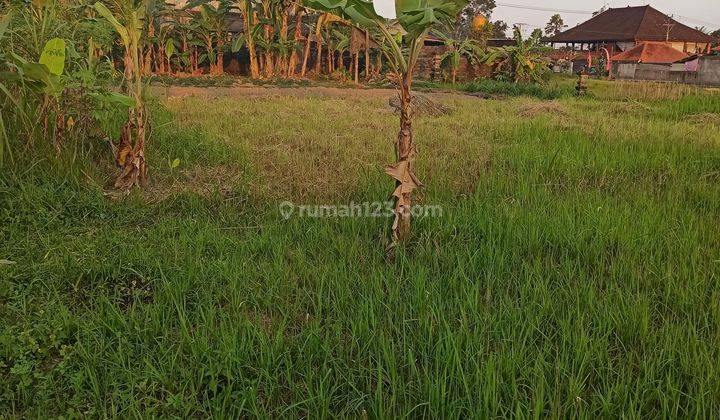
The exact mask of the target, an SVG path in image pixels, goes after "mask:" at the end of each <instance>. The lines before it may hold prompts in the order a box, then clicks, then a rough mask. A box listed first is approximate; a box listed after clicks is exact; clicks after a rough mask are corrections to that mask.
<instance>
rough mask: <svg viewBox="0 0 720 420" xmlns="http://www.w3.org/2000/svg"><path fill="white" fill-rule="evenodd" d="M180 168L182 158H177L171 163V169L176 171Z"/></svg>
mask: <svg viewBox="0 0 720 420" xmlns="http://www.w3.org/2000/svg"><path fill="white" fill-rule="evenodd" d="M178 166H180V158H175V159H174V160H173V161H172V163H170V169H175V168H177V167H178Z"/></svg>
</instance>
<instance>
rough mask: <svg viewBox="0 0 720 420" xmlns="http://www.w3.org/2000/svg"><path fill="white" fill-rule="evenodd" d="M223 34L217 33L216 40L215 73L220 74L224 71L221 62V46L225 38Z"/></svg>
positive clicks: (223, 44)
mask: <svg viewBox="0 0 720 420" xmlns="http://www.w3.org/2000/svg"><path fill="white" fill-rule="evenodd" d="M223 36H224V35H223V34H219V36H218V41H217V49H218V52H217V63H216V64H215V74H216V75H219V76H222V75H223V74H224V73H225V67H224V66H225V65H224V63H223V46H225V40H224V39H223Z"/></svg>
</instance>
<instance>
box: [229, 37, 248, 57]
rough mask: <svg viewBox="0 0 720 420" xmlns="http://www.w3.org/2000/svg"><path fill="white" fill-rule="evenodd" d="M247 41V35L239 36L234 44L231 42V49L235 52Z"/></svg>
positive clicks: (234, 40)
mask: <svg viewBox="0 0 720 420" xmlns="http://www.w3.org/2000/svg"><path fill="white" fill-rule="evenodd" d="M244 43H245V37H244V36H237V37H235V38H234V39H233V41H232V44H230V51H231V52H232V53H233V54H235V53H237V52H238V51H240V48H242V46H243V44H244Z"/></svg>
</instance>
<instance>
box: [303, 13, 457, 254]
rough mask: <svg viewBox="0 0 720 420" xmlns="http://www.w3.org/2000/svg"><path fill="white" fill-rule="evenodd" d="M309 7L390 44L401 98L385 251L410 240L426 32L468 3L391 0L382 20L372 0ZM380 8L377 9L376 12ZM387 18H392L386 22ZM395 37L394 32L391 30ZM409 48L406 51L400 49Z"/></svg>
mask: <svg viewBox="0 0 720 420" xmlns="http://www.w3.org/2000/svg"><path fill="white" fill-rule="evenodd" d="M303 1H304V3H305V5H306V6H307V7H310V8H312V9H316V10H321V11H324V12H328V13H332V14H334V15H337V16H339V17H341V18H343V19H346V20H349V21H351V22H353V23H355V24H356V25H358V26H361V27H363V28H365V29H372V30H375V29H377V30H378V33H379V34H380V37H381V40H382V41H384V42H385V45H387V46H388V48H387V49H385V50H383V53H384V54H385V55H386V58H387V62H388V64H389V65H390V67H391V69H392V70H393V72H394V73H395V74H396V76H397V80H398V95H399V97H400V104H401V109H400V131H399V133H398V136H397V140H396V141H395V157H396V162H395V163H394V164H393V165H390V166H387V167H386V168H385V172H386V173H387V174H388V175H390V176H391V177H392V178H393V179H394V180H395V190H394V191H393V194H392V195H393V197H394V200H395V203H394V213H395V217H394V220H393V224H392V242H391V244H390V247H389V250H392V249H394V247H395V246H396V245H398V244H400V243H401V242H404V241H405V240H407V239H408V237H409V235H410V218H411V207H412V194H413V191H414V190H415V189H417V188H418V187H421V186H422V184H421V183H420V181H419V180H418V179H417V177H416V176H415V171H414V160H415V156H416V154H417V151H416V149H415V142H414V139H413V130H412V109H411V106H410V99H411V88H412V82H413V73H414V71H415V67H416V65H417V61H418V57H419V56H420V51H421V49H422V48H423V45H424V43H425V38H426V37H427V34H428V31H429V30H430V28H431V27H433V26H435V25H438V24H443V23H444V24H450V23H451V22H453V21H455V19H456V17H457V13H458V12H459V11H460V10H461V9H462V8H463V6H464V5H465V4H466V3H467V1H466V0H395V8H394V10H387V11H383V12H382V14H383V15H384V17H383V16H380V14H378V12H377V11H376V8H374V6H380V7H382V5H380V4H378V5H374V4H373V3H372V2H371V1H364V0H303ZM380 7H378V8H377V9H380ZM386 18H390V19H393V20H388V19H386ZM396 25H399V26H401V27H402V29H403V30H404V32H405V36H404V40H403V41H404V42H398V40H397V39H396V36H395V34H394V31H393V28H395V27H396ZM395 33H396V32H395ZM404 47H407V48H404Z"/></svg>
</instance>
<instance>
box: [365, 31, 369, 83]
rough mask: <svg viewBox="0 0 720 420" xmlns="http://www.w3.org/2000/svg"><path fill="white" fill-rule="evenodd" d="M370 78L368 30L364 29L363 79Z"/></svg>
mask: <svg viewBox="0 0 720 420" xmlns="http://www.w3.org/2000/svg"><path fill="white" fill-rule="evenodd" d="M368 80H370V31H368V30H367V29H365V81H366V82H367V81H368Z"/></svg>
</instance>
